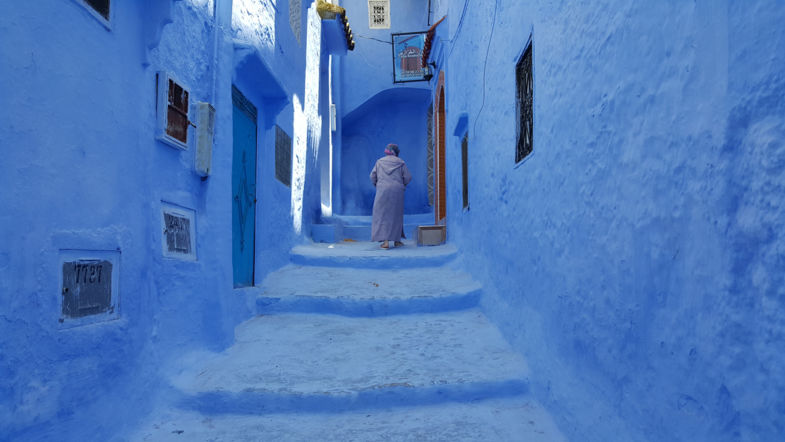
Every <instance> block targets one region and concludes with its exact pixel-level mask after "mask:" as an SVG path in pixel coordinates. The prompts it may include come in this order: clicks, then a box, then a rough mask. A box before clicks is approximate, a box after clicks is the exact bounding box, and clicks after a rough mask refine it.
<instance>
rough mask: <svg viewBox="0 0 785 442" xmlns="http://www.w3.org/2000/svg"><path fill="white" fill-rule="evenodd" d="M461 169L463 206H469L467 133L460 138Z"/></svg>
mask: <svg viewBox="0 0 785 442" xmlns="http://www.w3.org/2000/svg"><path fill="white" fill-rule="evenodd" d="M461 169H462V172H463V208H464V209H466V208H468V207H469V134H468V133H466V134H464V135H463V140H461Z"/></svg>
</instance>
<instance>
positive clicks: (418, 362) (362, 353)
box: [133, 242, 564, 441]
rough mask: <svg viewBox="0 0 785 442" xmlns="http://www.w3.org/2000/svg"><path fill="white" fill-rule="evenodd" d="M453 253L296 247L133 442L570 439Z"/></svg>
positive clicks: (179, 372) (187, 363)
mask: <svg viewBox="0 0 785 442" xmlns="http://www.w3.org/2000/svg"><path fill="white" fill-rule="evenodd" d="M456 255H457V251H456V250H455V249H454V248H453V247H452V246H451V245H443V246H435V247H427V248H425V247H419V248H418V247H415V246H413V244H412V243H411V242H407V243H406V245H405V246H404V247H402V248H397V249H391V250H383V249H379V247H378V244H376V243H370V242H342V243H339V244H318V243H314V244H309V245H304V246H299V247H296V248H295V249H293V250H292V253H291V261H292V262H291V264H289V265H287V266H285V267H283V268H281V269H279V270H278V271H276V272H273V273H271V274H270V275H268V277H267V278H266V279H265V280H264V282H263V284H262V285H261V286H260V287H258V288H257V289H255V290H257V292H258V293H257V297H256V308H257V312H258V314H259V315H258V316H256V317H255V318H253V319H250V320H248V321H246V322H244V323H242V324H241V325H239V326H238V327H237V329H236V331H235V338H236V339H235V343H234V345H232V346H231V347H230V348H228V349H227V350H226V351H224V352H221V353H204V352H203V353H195V354H191V355H189V356H187V357H186V358H184V359H183V361H182V362H181V363H180V364H179V366H178V367H177V368H176V369H175V370H174V371H173V373H172V377H171V390H172V392H171V394H170V398H169V401H168V402H166V403H163V404H161V406H160V407H159V409H158V410H157V411H156V412H155V413H153V414H152V415H151V416H150V419H149V420H148V421H147V422H145V423H144V425H143V426H142V427H141V428H140V429H139V431H138V432H137V433H136V434H134V436H133V440H151V441H153V440H154V441H159V440H178V441H183V440H189V441H194V440H205V441H206V440H248V441H251V440H254V441H255V440H298V441H299V440H302V441H317V440H318V441H344V440H357V441H366V440H368V441H375V440H396V441H397V440H432V441H433V440H435V441H460V440H467V441H468V440H493V441H497V440H500V441H519V440H520V441H553V440H564V438H563V436H562V435H561V433H560V432H559V430H558V429H557V428H556V427H555V425H554V424H553V421H552V419H551V417H550V416H549V415H548V413H547V412H546V411H545V410H544V409H543V407H542V406H540V405H539V404H538V403H537V402H536V401H535V400H534V399H533V398H532V397H530V396H529V394H528V391H529V381H528V379H529V371H528V368H527V365H526V362H525V360H524V359H523V357H522V356H521V355H520V354H518V353H516V352H515V351H513V350H512V348H511V347H510V346H509V345H508V344H507V342H506V341H505V340H504V339H503V337H502V336H501V334H500V333H499V331H498V329H497V328H496V327H495V326H494V325H493V324H491V323H490V322H489V321H488V319H487V318H486V317H485V315H484V314H483V313H482V312H481V311H480V309H479V307H478V304H479V300H480V297H481V295H482V287H481V286H480V285H479V284H478V283H477V282H476V281H474V280H473V279H472V278H471V277H470V276H469V275H467V274H466V273H464V272H460V271H457V270H454V269H452V268H451V267H450V266H449V263H450V261H451V260H452V259H454V258H455V257H456Z"/></svg>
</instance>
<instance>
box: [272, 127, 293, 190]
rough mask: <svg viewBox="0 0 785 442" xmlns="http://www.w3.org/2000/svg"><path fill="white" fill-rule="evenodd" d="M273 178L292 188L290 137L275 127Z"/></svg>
mask: <svg viewBox="0 0 785 442" xmlns="http://www.w3.org/2000/svg"><path fill="white" fill-rule="evenodd" d="M275 178H276V179H277V180H278V181H280V182H282V183H283V184H285V185H286V187H292V137H290V136H289V134H287V133H286V131H284V130H283V129H281V128H280V127H279V126H275Z"/></svg>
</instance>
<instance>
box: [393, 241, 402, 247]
mask: <svg viewBox="0 0 785 442" xmlns="http://www.w3.org/2000/svg"><path fill="white" fill-rule="evenodd" d="M395 247H403V243H402V242H400V241H395Z"/></svg>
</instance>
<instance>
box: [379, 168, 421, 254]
mask: <svg viewBox="0 0 785 442" xmlns="http://www.w3.org/2000/svg"><path fill="white" fill-rule="evenodd" d="M411 180H412V174H410V173H409V169H407V168H406V163H404V162H403V160H402V159H400V158H398V157H396V156H395V155H385V156H384V157H382V158H379V160H377V161H376V165H374V166H373V170H372V171H371V182H372V183H373V185H374V186H376V198H374V200H373V217H372V220H373V222H372V224H371V241H400V240H401V233H403V192H404V190H405V189H406V185H407V184H409V181H411Z"/></svg>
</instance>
